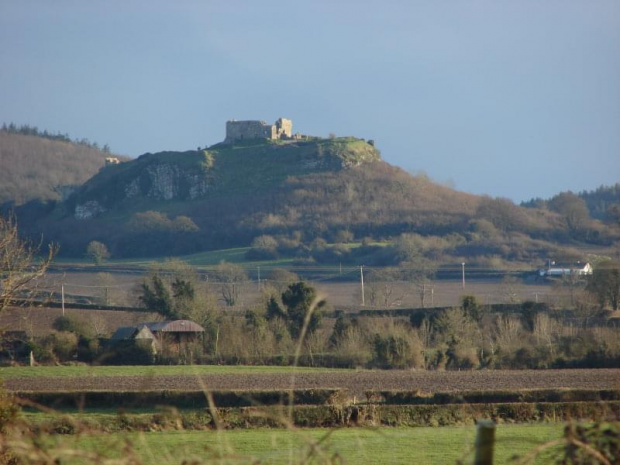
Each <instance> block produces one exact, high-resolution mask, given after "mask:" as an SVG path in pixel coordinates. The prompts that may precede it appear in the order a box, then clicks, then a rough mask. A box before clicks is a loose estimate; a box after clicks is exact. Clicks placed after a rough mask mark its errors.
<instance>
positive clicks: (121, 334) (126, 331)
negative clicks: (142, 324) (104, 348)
mask: <svg viewBox="0 0 620 465" xmlns="http://www.w3.org/2000/svg"><path fill="white" fill-rule="evenodd" d="M136 331H138V327H137V326H121V327H120V328H118V329H117V330H116V331H114V334H112V337H111V338H110V339H115V340H121V339H129V338H130V337H131V336H133V335H134V334H135V333H136Z"/></svg>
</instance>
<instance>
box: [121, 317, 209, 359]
mask: <svg viewBox="0 0 620 465" xmlns="http://www.w3.org/2000/svg"><path fill="white" fill-rule="evenodd" d="M204 331H205V330H204V328H203V327H202V326H200V325H199V324H198V323H194V322H193V321H189V320H173V321H156V322H151V323H140V324H138V325H135V326H121V327H120V328H118V329H117V330H116V331H115V332H114V334H113V335H112V338H111V341H112V342H114V341H128V340H134V341H149V340H150V341H151V344H152V348H153V352H154V353H158V352H161V351H162V349H163V348H164V347H167V348H172V349H174V348H179V347H180V346H182V345H184V344H187V343H189V342H195V341H198V340H200V338H201V337H202V335H203V334H204Z"/></svg>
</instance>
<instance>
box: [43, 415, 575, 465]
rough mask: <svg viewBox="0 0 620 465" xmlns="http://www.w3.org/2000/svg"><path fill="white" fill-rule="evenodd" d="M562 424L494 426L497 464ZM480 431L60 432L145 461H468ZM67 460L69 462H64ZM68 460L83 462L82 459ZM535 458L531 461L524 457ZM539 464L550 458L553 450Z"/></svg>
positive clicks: (421, 464) (556, 433)
mask: <svg viewBox="0 0 620 465" xmlns="http://www.w3.org/2000/svg"><path fill="white" fill-rule="evenodd" d="M562 428H563V426H562V424H554V423H552V424H535V425H500V426H498V428H497V432H496V440H497V441H496V446H495V463H498V464H507V463H518V462H514V461H512V459H513V458H514V457H515V456H516V455H518V456H521V457H523V456H525V455H527V454H528V453H529V452H530V451H531V450H533V449H534V448H536V447H537V446H539V445H541V444H544V443H547V442H549V441H553V440H557V439H559V438H560V437H561V435H562ZM475 435H476V429H475V427H473V426H467V427H441V428H427V427H422V428H386V427H383V428H376V429H361V428H342V429H333V430H328V429H307V430H306V429H295V430H282V429H260V430H234V431H219V432H218V431H172V432H153V433H141V434H139V433H129V434H126V433H124V434H109V435H105V436H100V435H97V436H90V435H82V436H56V437H55V440H56V441H59V445H64V446H68V447H70V448H74V449H81V450H87V451H97V452H100V453H103V454H106V455H108V454H109V456H110V457H120V456H121V454H122V450H123V447H124V445H125V443H126V441H128V440H129V441H130V442H131V443H132V444H133V448H134V451H135V452H136V454H137V456H138V457H139V458H140V459H142V460H143V461H144V462H146V463H157V464H162V465H165V464H179V463H182V460H186V462H185V463H194V462H192V460H196V461H197V462H196V463H202V462H198V461H201V460H205V459H211V460H212V463H218V464H236V463H239V464H241V463H258V461H260V463H269V464H285V463H326V462H327V461H328V460H329V459H334V458H336V459H340V460H339V461H336V460H335V463H349V464H401V463H402V464H405V463H408V464H410V463H415V464H418V465H425V464H429V465H431V464H433V465H434V464H451V463H452V464H454V463H457V461H458V460H463V461H464V463H471V461H472V459H473V456H472V451H473V445H474V440H475ZM63 463H65V462H63ZM67 463H79V460H78V461H73V462H67ZM527 463H532V462H527ZM533 463H535V464H546V463H552V461H551V459H550V456H549V453H548V452H547V453H546V454H543V455H541V456H540V457H538V458H537V460H536V461H535V462H533Z"/></svg>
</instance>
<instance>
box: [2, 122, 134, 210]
mask: <svg viewBox="0 0 620 465" xmlns="http://www.w3.org/2000/svg"><path fill="white" fill-rule="evenodd" d="M109 156H110V152H109V149H108V148H107V146H104V148H102V149H100V148H99V147H98V145H97V144H95V143H91V142H89V141H87V140H86V139H82V140H81V141H71V139H69V136H67V135H66V134H65V135H63V134H56V135H54V134H50V133H48V132H47V131H43V132H41V131H39V130H38V129H37V128H32V127H30V126H20V127H17V126H15V125H4V126H3V128H2V129H0V205H1V204H4V203H11V204H13V205H22V204H24V203H27V202H29V201H31V200H41V201H48V200H61V199H62V198H63V195H65V194H66V193H68V192H69V191H70V190H71V189H73V188H75V187H78V186H80V185H81V184H83V183H84V182H86V181H87V180H88V179H89V178H91V177H92V176H93V175H94V174H96V173H97V171H99V169H100V168H101V167H103V166H104V164H105V158H106V157H109ZM121 158H123V157H121ZM123 159H126V157H125V158H123Z"/></svg>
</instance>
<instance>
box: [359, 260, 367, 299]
mask: <svg viewBox="0 0 620 465" xmlns="http://www.w3.org/2000/svg"><path fill="white" fill-rule="evenodd" d="M360 282H361V283H362V307H365V306H366V301H365V299H364V265H361V266H360Z"/></svg>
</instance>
